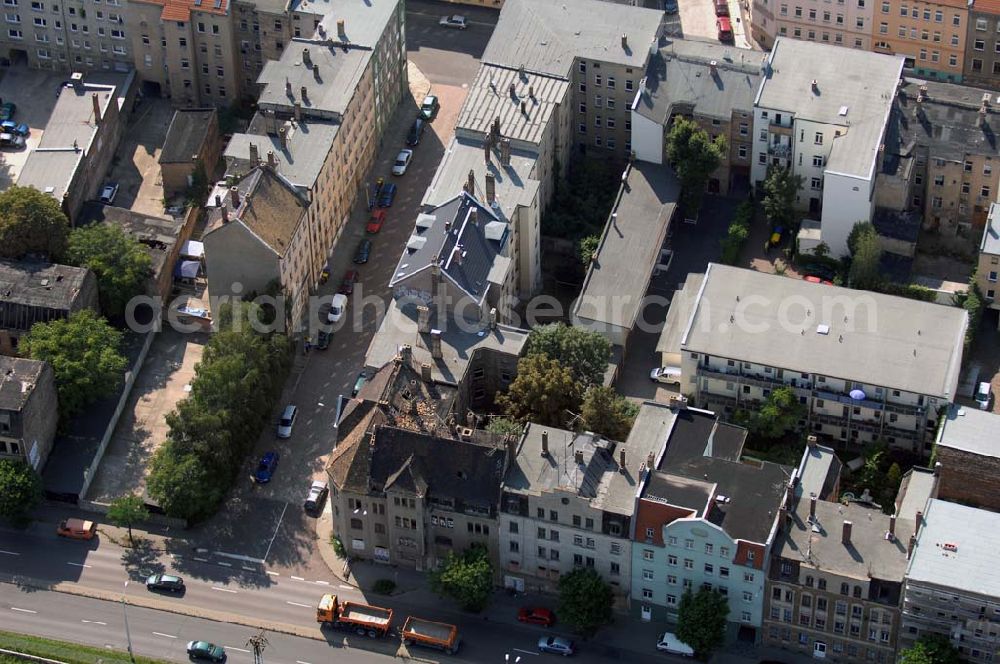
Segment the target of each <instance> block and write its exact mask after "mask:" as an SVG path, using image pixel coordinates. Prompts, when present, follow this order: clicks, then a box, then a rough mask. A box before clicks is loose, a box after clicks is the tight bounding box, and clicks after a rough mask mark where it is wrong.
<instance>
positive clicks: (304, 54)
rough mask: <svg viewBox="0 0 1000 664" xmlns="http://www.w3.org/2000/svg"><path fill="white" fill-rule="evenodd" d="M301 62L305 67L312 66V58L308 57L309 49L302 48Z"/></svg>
mask: <svg viewBox="0 0 1000 664" xmlns="http://www.w3.org/2000/svg"><path fill="white" fill-rule="evenodd" d="M302 64H304V65H305V66H306V67H312V59H311V58H310V57H309V49H308V48H304V49H302Z"/></svg>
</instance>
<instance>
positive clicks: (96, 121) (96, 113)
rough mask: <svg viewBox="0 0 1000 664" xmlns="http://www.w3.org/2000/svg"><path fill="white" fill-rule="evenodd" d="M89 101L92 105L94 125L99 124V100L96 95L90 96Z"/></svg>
mask: <svg viewBox="0 0 1000 664" xmlns="http://www.w3.org/2000/svg"><path fill="white" fill-rule="evenodd" d="M90 100H91V101H92V102H93V103H94V124H100V123H101V98H100V97H98V96H97V93H96V92H95V93H93V94H91V95H90Z"/></svg>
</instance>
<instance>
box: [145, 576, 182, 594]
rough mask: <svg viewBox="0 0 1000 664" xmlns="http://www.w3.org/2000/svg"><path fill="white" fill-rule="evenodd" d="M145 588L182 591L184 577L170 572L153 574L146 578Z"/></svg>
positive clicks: (173, 591)
mask: <svg viewBox="0 0 1000 664" xmlns="http://www.w3.org/2000/svg"><path fill="white" fill-rule="evenodd" d="M146 589H147V590H167V591H169V592H172V593H180V592H184V579H182V578H181V577H179V576H172V575H170V574H154V575H152V576H151V577H149V578H148V579H146Z"/></svg>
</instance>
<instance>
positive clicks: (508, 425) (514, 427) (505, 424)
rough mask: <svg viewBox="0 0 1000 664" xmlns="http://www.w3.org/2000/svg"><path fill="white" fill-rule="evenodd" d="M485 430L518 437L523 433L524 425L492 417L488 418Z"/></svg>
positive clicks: (507, 419) (504, 418) (503, 418)
mask: <svg viewBox="0 0 1000 664" xmlns="http://www.w3.org/2000/svg"><path fill="white" fill-rule="evenodd" d="M486 430H487V431H489V432H490V433H500V434H504V435H505V436H518V437H520V436H521V432H522V431H524V425H523V424H521V423H520V422H515V421H514V420H512V419H509V418H507V417H493V418H490V421H489V424H487V425H486Z"/></svg>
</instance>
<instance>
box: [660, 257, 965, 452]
mask: <svg viewBox="0 0 1000 664" xmlns="http://www.w3.org/2000/svg"><path fill="white" fill-rule="evenodd" d="M683 290H684V291H685V294H684V295H682V296H681V298H682V300H681V301H682V302H686V309H687V310H688V311H689V313H688V314H687V315H684V316H678V317H677V318H674V319H668V321H667V325H668V326H670V329H669V330H668V329H667V328H666V327H665V329H664V334H665V335H666V338H667V339H668V340H673V341H672V347H671V348H667V349H663V350H662V351H661V352H665V353H669V354H670V355H671V356H672V357H674V358H677V359H679V360H680V363H681V369H682V383H681V392H682V393H683V394H687V395H690V396H691V397H693V399H694V401H695V402H696V404H697V405H698V406H700V407H704V408H711V409H714V410H718V411H721V412H724V413H732V412H734V411H735V410H737V409H741V408H754V407H756V405H758V404H760V403H761V402H763V400H764V399H766V398H767V397H768V395H770V393H771V391H772V390H773V389H775V388H776V387H790V388H791V389H792V390H793V391H794V392H795V394H796V396H797V397H798V399H799V401H800V403H802V404H803V405H804V406H806V418H805V420H804V421H803V422H802V423H801V424H802V426H804V427H808V429H809V430H810V431H811V432H812V433H814V434H815V435H817V436H819V437H820V438H822V439H825V440H828V441H831V442H832V444H833V445H835V446H839V447H844V448H847V449H849V450H860V449H862V448H863V447H864V446H865V445H867V444H869V443H871V442H873V441H875V440H881V441H885V442H887V443H888V444H889V445H890V446H892V447H899V448H903V449H908V450H910V451H912V452H914V453H917V454H927V453H929V452H930V450H931V444H932V442H933V435H934V432H935V431H936V428H937V423H938V422H937V418H938V411H939V409H940V408H941V407H943V406H947V405H948V404H950V403H951V402H952V400H953V399H954V397H955V394H956V389H957V387H958V374H959V368H960V366H961V360H962V344H963V339H964V336H965V329H966V326H967V324H968V316H967V315H966V313H965V312H964V311H962V310H961V309H958V308H955V307H949V306H944V305H939V304H931V303H927V302H918V301H915V300H909V299H904V298H900V297H894V296H890V295H883V294H880V293H872V292H867V291H856V290H849V289H846V288H839V287H837V286H828V285H825V284H813V283H809V282H807V281H803V280H798V279H787V278H783V277H780V276H776V275H767V274H762V273H759V272H754V271H753V270H743V269H739V268H734V267H728V266H722V265H717V264H714V263H713V264H710V265H709V267H708V270H707V271H706V273H705V276H704V279H703V281H702V282H701V283H700V284H699V280H697V279H689V280H688V282H687V283H685V286H684V289H683ZM664 357H667V355H665V356H664Z"/></svg>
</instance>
